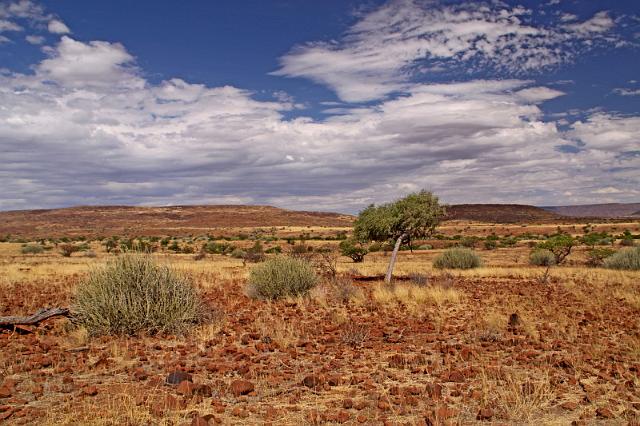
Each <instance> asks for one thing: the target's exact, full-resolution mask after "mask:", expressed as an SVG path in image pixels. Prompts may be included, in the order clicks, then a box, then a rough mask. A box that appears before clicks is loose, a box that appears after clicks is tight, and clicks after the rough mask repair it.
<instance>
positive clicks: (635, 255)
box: [604, 247, 640, 271]
mask: <svg viewBox="0 0 640 426" xmlns="http://www.w3.org/2000/svg"><path fill="white" fill-rule="evenodd" d="M604 267H605V268H609V269H625V270H629V271H638V270H640V247H633V248H631V247H627V248H623V249H621V250H620V251H618V252H617V253H615V254H614V255H612V256H609V257H607V258H606V259H605V260H604Z"/></svg>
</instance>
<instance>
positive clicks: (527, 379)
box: [0, 272, 640, 425]
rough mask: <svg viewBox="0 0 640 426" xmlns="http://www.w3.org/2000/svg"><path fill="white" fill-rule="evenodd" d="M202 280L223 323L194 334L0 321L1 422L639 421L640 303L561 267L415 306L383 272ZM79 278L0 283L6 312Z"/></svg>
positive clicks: (24, 309)
mask: <svg viewBox="0 0 640 426" xmlns="http://www.w3.org/2000/svg"><path fill="white" fill-rule="evenodd" d="M194 278H195V279H196V281H197V282H198V283H199V285H200V286H202V288H203V294H204V297H205V299H206V300H207V303H208V304H209V306H210V309H211V312H212V315H211V319H210V323H211V325H210V326H206V327H201V328H199V329H198V330H196V331H194V332H193V333H191V334H190V335H188V336H184V337H164V338H161V337H130V338H110V337H102V338H93V339H89V340H85V339H84V338H83V337H82V336H80V335H78V332H77V331H74V327H73V326H72V325H71V324H69V323H68V322H67V320H65V319H61V320H60V319H58V320H51V321H50V322H48V323H47V324H45V325H43V326H40V327H39V328H38V329H36V330H33V331H34V332H33V333H27V334H21V333H19V332H17V331H12V332H3V333H0V383H1V385H0V421H4V422H6V423H7V424H32V423H36V424H41V423H44V424H158V423H165V424H187V425H188V424H192V425H207V424H218V423H224V424H228V423H237V424H247V423H248V424H255V423H263V422H269V423H271V424H324V423H345V424H383V423H385V424H427V425H431V424H474V423H480V422H487V423H493V424H523V423H529V424H545V423H547V424H593V423H604V424H639V423H638V421H639V419H640V379H639V376H640V358H639V354H640V349H639V347H638V342H639V341H640V336H639V332H638V325H639V320H638V311H637V309H635V308H633V307H632V306H630V305H628V304H626V303H623V302H622V301H620V300H617V299H616V298H615V297H612V296H609V297H608V298H607V297H605V296H604V295H603V294H599V293H598V290H597V289H596V288H595V287H594V288H593V289H590V288H589V284H588V283H587V282H585V283H584V286H585V292H586V293H587V294H589V293H591V294H592V295H593V296H594V297H596V298H598V299H599V301H598V302H597V303H595V304H594V303H592V301H591V299H590V298H589V297H584V293H582V292H576V291H575V289H574V288H573V287H570V286H567V285H565V284H564V283H563V282H562V281H557V280H556V281H555V282H550V283H546V284H541V283H540V282H539V281H538V280H526V279H522V278H516V277H514V278H509V277H507V278H500V279H497V278H495V279H487V278H465V277H462V276H460V277H454V278H453V281H452V282H449V283H448V285H453V287H454V288H455V289H457V290H459V291H460V293H461V294H462V295H463V298H462V300H461V301H460V302H457V303H448V304H444V305H440V306H438V305H435V304H425V305H424V306H421V307H420V308H419V309H418V310H416V309H412V308H410V307H409V306H408V305H405V304H403V303H402V302H391V303H382V302H378V301H376V300H374V299H373V298H372V297H371V291H370V289H371V288H373V287H375V286H376V285H377V283H375V282H373V283H372V282H365V283H361V284H358V286H359V287H361V289H362V290H363V292H364V297H363V298H361V299H360V300H356V301H348V302H340V301H337V300H334V299H333V298H332V297H331V293H329V296H328V297H327V298H326V299H327V300H326V301H325V300H324V299H323V300H315V299H312V300H307V301H304V300H298V301H279V302H273V303H267V302H264V301H255V300H251V299H249V298H247V297H246V296H245V295H244V293H243V290H242V288H243V284H244V280H243V279H242V278H240V275H238V276H235V278H226V279H222V278H221V276H220V275H218V274H217V273H204V272H203V273H199V274H198V275H196V276H195V277H194ZM79 279H80V276H79V275H69V276H61V277H60V278H59V279H58V280H54V281H53V282H51V281H48V282H38V281H34V282H25V283H21V284H16V285H15V286H14V287H12V288H7V289H3V292H2V294H0V307H1V308H2V311H0V315H7V314H9V313H13V314H15V313H28V312H31V311H33V310H34V308H37V307H40V306H45V305H54V304H60V305H68V304H69V294H70V293H69V292H70V289H71V288H72V287H73V285H74V284H75V283H76V282H77V281H78V280H79ZM445 279H446V278H444V277H434V278H433V279H432V282H435V283H436V285H438V282H439V280H445ZM449 280H451V278H449ZM491 312H499V313H500V315H502V316H497V317H496V318H498V320H496V321H493V322H492V320H491V317H490V313H491ZM512 313H513V314H516V315H514V316H512V317H511V318H509V316H510V314H512ZM168 382H170V383H168Z"/></svg>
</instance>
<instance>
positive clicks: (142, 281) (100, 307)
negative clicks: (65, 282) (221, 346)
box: [72, 254, 202, 335]
mask: <svg viewBox="0 0 640 426" xmlns="http://www.w3.org/2000/svg"><path fill="white" fill-rule="evenodd" d="M72 312H73V314H74V317H75V319H76V320H77V322H78V323H79V324H80V325H83V326H84V327H86V329H87V331H88V332H89V333H90V334H92V335H102V334H118V335H132V334H137V333H149V334H155V333H180V332H183V331H184V330H185V329H186V328H187V327H188V326H189V325H191V324H194V323H197V322H198V321H199V320H200V318H201V314H202V305H201V301H200V298H199V297H198V295H197V293H196V290H195V289H194V287H193V286H192V285H191V283H190V282H189V280H188V279H186V278H185V277H182V276H180V275H178V274H177V273H176V272H175V271H174V270H173V269H171V268H170V267H168V266H165V265H159V264H157V263H156V262H155V260H154V259H153V258H152V257H151V256H150V255H142V254H126V255H124V256H120V257H118V258H116V259H114V260H112V261H110V262H109V263H107V265H106V266H104V267H102V268H99V269H95V270H93V271H91V272H90V274H89V276H88V277H87V278H86V279H85V280H84V281H83V282H81V283H80V285H79V286H78V289H77V291H76V293H75V295H74V301H73V308H72Z"/></svg>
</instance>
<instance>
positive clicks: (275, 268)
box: [247, 256, 318, 299]
mask: <svg viewBox="0 0 640 426" xmlns="http://www.w3.org/2000/svg"><path fill="white" fill-rule="evenodd" d="M317 283H318V276H317V275H316V272H315V271H314V270H313V267H312V266H311V264H309V262H307V261H305V260H304V259H298V258H295V257H290V256H276V257H274V258H271V259H268V260H267V261H266V262H264V263H262V264H260V265H257V266H255V267H254V268H253V269H252V270H251V273H250V275H249V283H248V286H247V294H248V295H249V296H250V297H254V298H259V299H280V298H283V297H287V296H299V295H304V294H306V293H307V292H308V291H309V290H311V289H312V288H313V287H315V285H316V284H317Z"/></svg>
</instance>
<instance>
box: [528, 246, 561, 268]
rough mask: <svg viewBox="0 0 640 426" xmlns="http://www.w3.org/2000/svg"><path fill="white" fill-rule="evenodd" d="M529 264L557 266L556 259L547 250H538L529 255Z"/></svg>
mask: <svg viewBox="0 0 640 426" xmlns="http://www.w3.org/2000/svg"><path fill="white" fill-rule="evenodd" d="M529 263H530V264H532V265H536V266H553V265H555V264H556V257H555V256H554V255H553V253H552V252H551V251H549V250H547V249H537V250H534V251H532V252H531V254H530V255H529Z"/></svg>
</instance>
